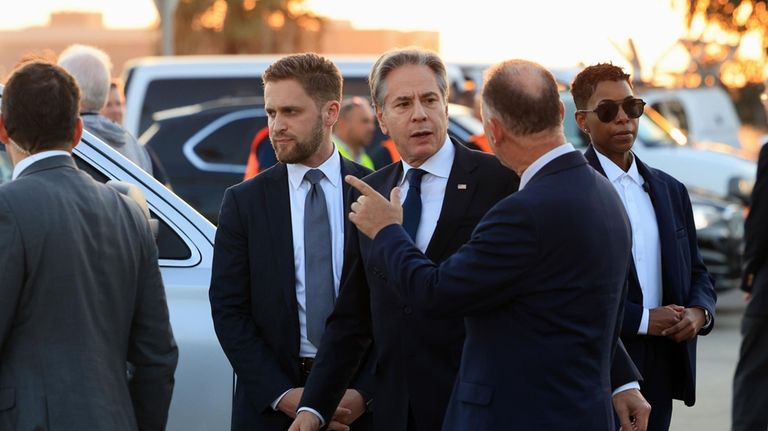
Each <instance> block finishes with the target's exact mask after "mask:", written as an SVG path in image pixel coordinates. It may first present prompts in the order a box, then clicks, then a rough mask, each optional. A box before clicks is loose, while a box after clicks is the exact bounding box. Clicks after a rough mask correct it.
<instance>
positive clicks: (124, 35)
mask: <svg viewBox="0 0 768 431" xmlns="http://www.w3.org/2000/svg"><path fill="white" fill-rule="evenodd" d="M73 43H81V44H85V45H93V46H96V47H98V48H100V49H103V50H104V51H105V52H107V53H108V54H109V56H110V57H111V58H112V64H113V68H112V75H114V76H119V75H120V72H121V71H122V69H123V64H124V63H125V62H126V61H127V60H129V59H131V58H134V57H142V56H147V55H157V54H158V53H159V49H160V48H159V47H160V32H159V30H156V29H128V30H113V29H107V28H104V25H103V23H102V20H101V14H98V13H79V12H78V13H69V12H58V13H54V14H52V15H51V22H50V24H49V25H48V26H44V27H29V28H25V29H21V30H5V31H0V80H2V81H5V78H6V77H7V75H8V73H9V72H10V71H11V70H12V69H13V67H14V65H15V64H16V63H17V62H18V61H19V60H20V59H21V58H22V57H24V56H27V55H30V54H31V55H38V56H39V55H42V56H44V57H47V58H49V59H51V60H55V59H56V56H57V55H58V54H59V53H60V52H61V51H62V50H64V49H65V48H66V47H68V46H69V45H71V44H73Z"/></svg>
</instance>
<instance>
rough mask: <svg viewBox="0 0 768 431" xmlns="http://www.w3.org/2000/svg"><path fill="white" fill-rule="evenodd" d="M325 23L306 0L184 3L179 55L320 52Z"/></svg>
mask: <svg viewBox="0 0 768 431" xmlns="http://www.w3.org/2000/svg"><path fill="white" fill-rule="evenodd" d="M324 22H325V19H324V18H322V17H320V16H318V15H315V14H313V13H312V12H310V11H308V10H306V9H304V7H303V0H180V1H179V5H178V7H177V8H176V15H175V48H176V50H175V52H176V53H177V54H241V53H265V54H267V53H288V52H300V51H317V50H319V48H320V46H319V43H320V35H321V34H322V29H323V24H324Z"/></svg>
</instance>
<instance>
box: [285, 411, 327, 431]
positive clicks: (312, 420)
mask: <svg viewBox="0 0 768 431" xmlns="http://www.w3.org/2000/svg"><path fill="white" fill-rule="evenodd" d="M319 430H320V418H318V417H317V416H315V414H314V413H312V412H306V411H304V412H299V414H298V415H296V419H294V420H293V423H292V424H291V427H290V428H288V431H319Z"/></svg>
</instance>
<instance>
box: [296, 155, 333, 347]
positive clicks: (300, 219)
mask: <svg viewBox="0 0 768 431" xmlns="http://www.w3.org/2000/svg"><path fill="white" fill-rule="evenodd" d="M286 166H287V168H288V194H289V195H290V201H291V231H292V233H293V262H294V266H295V268H296V302H297V303H298V308H299V330H300V332H301V338H300V340H301V341H300V344H299V356H300V357H302V358H314V357H315V354H316V353H317V347H315V346H314V345H313V344H312V343H311V342H310V341H309V339H308V338H307V306H306V290H305V289H306V283H305V277H304V202H305V200H306V199H307V193H309V189H310V188H311V186H312V185H311V184H310V183H309V181H307V180H305V179H304V175H305V174H306V173H307V172H308V171H309V170H310V169H313V168H310V167H309V166H305V165H301V164H288V165H286ZM317 169H320V170H321V171H323V174H325V177H324V178H323V179H322V180H320V183H319V184H320V187H321V188H322V189H323V194H325V204H326V206H327V207H328V221H329V222H330V223H331V244H330V246H331V253H332V262H333V286H334V289H335V290H336V295H337V296H338V294H339V280H340V279H341V266H342V263H343V261H344V192H343V187H342V182H341V156H340V155H339V152H338V151H336V150H335V148H334V151H333V154H332V155H331V157H329V158H328V160H326V161H325V162H323V164H322V165H320V166H318V167H317Z"/></svg>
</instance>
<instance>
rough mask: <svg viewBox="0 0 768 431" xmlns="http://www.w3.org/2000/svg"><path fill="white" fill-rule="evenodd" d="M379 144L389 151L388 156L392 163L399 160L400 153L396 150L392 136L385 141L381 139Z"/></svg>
mask: <svg viewBox="0 0 768 431" xmlns="http://www.w3.org/2000/svg"><path fill="white" fill-rule="evenodd" d="M381 146H382V147H384V148H386V149H387V151H388V152H389V157H391V158H392V163H395V162H399V161H400V153H399V152H398V151H397V147H396V146H395V141H394V140H393V139H392V138H390V139H387V140H386V141H382V142H381Z"/></svg>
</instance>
